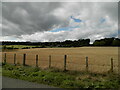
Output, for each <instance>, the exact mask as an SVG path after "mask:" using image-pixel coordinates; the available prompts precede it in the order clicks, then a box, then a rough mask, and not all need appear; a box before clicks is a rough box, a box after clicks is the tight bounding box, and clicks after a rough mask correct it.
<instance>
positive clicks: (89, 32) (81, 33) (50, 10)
mask: <svg viewBox="0 0 120 90" xmlns="http://www.w3.org/2000/svg"><path fill="white" fill-rule="evenodd" d="M117 10H118V6H117V2H114V3H113V2H112V3H108V2H107V3H105V2H104V3H101V2H100V3H94V2H93V3H91V2H86V3H83V2H82V3H80V2H79V3H73V2H70V3H69V2H66V3H64V2H36V3H35V2H4V3H3V6H2V11H3V13H2V17H3V22H2V24H3V28H2V30H3V33H2V34H3V36H12V35H14V36H16V37H19V38H20V37H22V39H24V40H33V41H34V40H36V41H39V40H40V41H42V39H44V40H47V41H58V40H60V41H61V40H65V39H79V38H87V37H90V38H91V39H92V40H93V39H95V36H96V35H99V37H100V36H101V37H105V36H106V37H108V36H112V35H115V33H116V28H114V27H109V28H107V29H106V26H107V25H108V26H112V25H113V26H114V24H116V23H117V17H118V11H117ZM74 14H79V15H78V16H80V19H82V21H84V24H85V25H83V27H84V28H81V29H80V30H78V31H77V30H76V31H75V32H74V30H73V31H72V32H64V33H63V32H61V33H58V34H53V33H47V31H49V30H52V29H56V27H69V26H71V25H73V26H75V25H76V24H75V25H74V23H71V20H70V19H69V17H70V16H71V15H74ZM106 16H108V19H109V18H110V21H107V23H105V25H102V26H101V25H100V24H99V23H98V22H99V19H100V18H102V17H103V18H106ZM81 25H82V24H81ZM100 26H101V28H100ZM111 29H112V30H111ZM114 29H115V30H114ZM44 32H45V33H44ZM26 35H27V36H26Z"/></svg>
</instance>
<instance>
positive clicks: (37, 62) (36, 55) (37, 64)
mask: <svg viewBox="0 0 120 90" xmlns="http://www.w3.org/2000/svg"><path fill="white" fill-rule="evenodd" d="M36 67H38V55H36Z"/></svg>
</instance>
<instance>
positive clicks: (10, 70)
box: [2, 64, 120, 88]
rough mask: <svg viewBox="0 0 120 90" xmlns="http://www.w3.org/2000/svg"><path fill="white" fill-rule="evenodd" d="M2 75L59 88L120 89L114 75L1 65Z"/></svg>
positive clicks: (119, 84)
mask: <svg viewBox="0 0 120 90" xmlns="http://www.w3.org/2000/svg"><path fill="white" fill-rule="evenodd" d="M2 75H3V76H7V77H11V78H16V79H22V80H27V81H30V82H37V83H42V84H47V85H51V86H55V87H60V88H120V80H119V79H118V75H116V74H114V73H109V74H108V73H105V74H99V73H90V72H77V71H61V70H59V69H54V68H51V69H46V70H42V69H40V68H37V67H31V66H26V67H25V66H20V65H19V66H14V65H10V64H2Z"/></svg>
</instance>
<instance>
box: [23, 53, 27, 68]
mask: <svg viewBox="0 0 120 90" xmlns="http://www.w3.org/2000/svg"><path fill="white" fill-rule="evenodd" d="M25 60H26V54H23V66H25Z"/></svg>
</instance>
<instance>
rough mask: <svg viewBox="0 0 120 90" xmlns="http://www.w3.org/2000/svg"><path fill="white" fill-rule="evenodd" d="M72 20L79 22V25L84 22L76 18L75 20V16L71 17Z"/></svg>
mask: <svg viewBox="0 0 120 90" xmlns="http://www.w3.org/2000/svg"><path fill="white" fill-rule="evenodd" d="M71 19H73V20H74V21H75V22H78V23H80V22H82V20H80V19H76V18H74V17H73V16H71Z"/></svg>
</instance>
